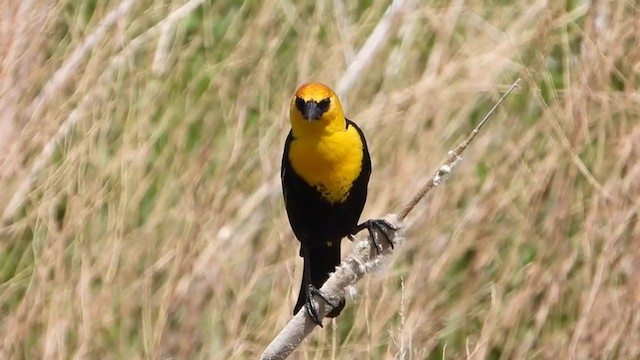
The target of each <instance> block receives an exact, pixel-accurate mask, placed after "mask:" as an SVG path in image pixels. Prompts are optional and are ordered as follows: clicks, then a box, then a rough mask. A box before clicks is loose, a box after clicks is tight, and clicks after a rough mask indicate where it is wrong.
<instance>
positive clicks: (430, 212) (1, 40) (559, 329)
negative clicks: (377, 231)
mask: <svg viewBox="0 0 640 360" xmlns="http://www.w3.org/2000/svg"><path fill="white" fill-rule="evenodd" d="M185 4H186V5H185ZM183 5H185V7H182V8H181V6H183ZM388 6H389V1H359V2H357V3H356V2H351V1H343V0H333V1H328V0H326V1H309V2H306V3H304V4H303V3H301V2H295V1H286V0H266V1H262V2H261V1H246V2H244V3H241V2H240V1H235V0H214V1H203V0H201V1H194V0H163V1H150V0H138V1H135V0H117V1H116V0H113V1H95V0H94V1H74V0H53V1H35V0H22V1H6V2H4V3H3V4H2V10H1V11H0V13H1V15H0V60H1V63H0V64H1V65H0V212H2V224H1V225H0V226H1V228H0V237H1V238H0V307H1V314H2V315H1V317H0V358H2V359H13V358H15V359H20V358H29V359H37V358H59V359H67V358H92V359H140V358H176V359H190V358H214V359H228V358H233V359H244V358H255V357H257V356H258V354H259V353H260V352H261V351H262V349H263V348H264V346H266V344H268V343H269V341H270V340H271V339H272V337H273V336H274V335H275V334H276V333H277V331H278V329H279V328H280V327H281V326H283V325H284V324H285V323H286V322H287V320H288V319H289V318H290V316H291V310H292V307H293V304H294V300H295V296H296V295H297V291H298V286H299V278H300V272H301V261H300V258H299V257H298V243H297V241H296V240H295V238H294V237H293V235H292V233H291V231H290V229H289V226H288V223H287V221H286V216H285V213H284V207H283V203H282V200H281V195H280V186H279V180H278V177H279V167H280V156H281V149H282V145H283V142H284V138H285V136H286V132H287V131H288V126H289V125H288V119H287V112H288V102H289V99H290V96H291V94H292V92H293V91H294V89H295V88H296V87H297V86H298V85H299V84H300V83H302V82H305V81H309V80H319V81H322V82H325V83H327V84H329V85H333V86H337V84H339V83H340V82H341V80H342V79H344V77H345V73H346V71H347V68H348V67H349V64H350V63H351V62H352V61H353V59H354V58H355V57H356V56H357V54H358V52H359V50H360V48H361V47H362V45H363V44H364V43H365V41H366V39H367V38H368V37H369V36H370V34H371V33H372V30H373V29H374V28H375V27H376V25H377V24H378V23H379V22H380V19H381V18H382V16H383V13H384V12H385V9H387V7H388ZM390 25H391V26H390V27H389V28H388V37H387V38H385V37H382V38H381V39H380V40H378V41H379V43H378V47H377V51H376V52H374V54H373V55H372V56H370V57H369V59H370V60H371V61H370V62H369V63H367V64H365V66H364V68H363V69H362V71H361V72H359V73H358V74H357V75H358V76H357V77H356V81H355V82H353V83H352V84H348V85H351V86H350V87H349V88H348V89H347V91H346V93H345V94H343V102H344V104H345V106H346V111H347V114H348V116H349V117H350V118H352V119H353V120H355V121H356V122H357V123H358V124H360V125H361V127H362V128H363V130H364V131H365V133H366V134H367V137H368V140H369V145H370V149H371V152H372V156H373V162H374V174H373V177H372V181H371V184H370V197H369V201H368V204H367V206H366V208H365V214H364V217H372V216H380V215H384V214H386V213H389V212H395V211H398V210H399V208H400V207H401V206H402V205H403V204H404V203H405V202H406V201H407V200H408V199H409V198H410V197H411V196H412V195H413V192H414V191H415V190H416V189H417V188H418V187H419V186H420V185H421V183H422V181H424V179H425V178H426V177H427V176H428V175H430V174H431V172H432V171H433V169H434V168H435V167H436V166H437V165H438V164H439V162H440V161H441V160H442V159H444V157H445V155H446V151H447V150H449V149H450V148H451V147H452V146H453V145H454V144H456V143H457V142H458V141H459V140H461V138H462V137H463V136H464V134H465V133H466V132H467V131H468V130H469V129H471V128H472V126H473V125H474V124H475V123H477V121H479V119H480V118H481V117H482V115H484V113H486V111H487V110H488V108H489V107H490V106H491V105H492V104H493V102H494V101H495V99H496V98H497V97H498V96H499V94H500V93H502V92H503V91H504V90H506V88H507V87H508V86H509V85H510V84H511V83H512V82H513V81H514V80H515V78H517V77H522V84H521V89H520V90H519V91H518V92H516V93H515V94H513V95H512V96H511V97H510V98H509V99H508V100H507V101H506V102H505V104H503V106H502V107H501V108H500V109H499V111H498V113H497V114H496V116H495V117H494V118H493V119H492V121H491V123H490V124H489V125H488V126H487V128H486V129H485V130H484V132H483V133H482V134H481V135H480V136H479V138H477V139H476V141H475V142H474V143H473V144H472V146H471V147H470V148H469V149H468V150H467V152H466V153H465V156H464V160H463V162H462V163H461V164H460V165H459V166H458V168H456V171H455V172H454V173H453V174H452V176H451V177H449V178H448V180H447V181H446V182H445V183H444V184H443V185H441V186H440V187H439V188H437V189H435V190H434V191H432V192H431V193H430V195H429V196H428V198H427V199H426V201H424V202H422V203H421V204H420V205H419V206H418V207H417V208H416V210H415V211H414V212H413V213H412V214H411V216H410V218H409V219H408V223H407V225H408V227H407V229H406V233H405V235H406V243H405V244H404V246H402V247H401V248H399V249H398V251H396V253H395V256H394V258H393V262H392V263H391V264H390V265H389V267H388V269H387V270H386V271H383V272H381V273H380V274H378V275H376V276H373V277H368V278H367V279H365V281H363V282H362V283H360V284H359V287H358V294H357V298H356V299H351V300H348V305H347V307H346V309H345V311H344V312H343V314H342V315H341V316H340V317H339V318H337V320H336V321H335V323H334V324H332V323H331V322H330V321H328V320H325V323H326V324H327V326H325V328H324V329H316V331H315V332H314V333H313V334H312V335H311V336H310V337H309V339H308V340H306V341H305V343H303V346H302V347H301V348H300V349H299V350H298V351H297V352H296V353H294V356H293V357H294V358H300V359H327V358H336V359H368V358H372V359H386V358H399V359H425V358H428V359H441V358H446V359H460V358H465V357H468V358H472V359H521V358H537V359H560V358H578V359H586V358H609V359H617V358H620V359H634V358H638V357H640V330H639V329H640V310H639V309H640V280H639V279H640V219H639V215H638V213H639V211H640V201H639V200H638V199H639V198H640V145H639V144H640V121H639V119H640V95H639V94H640V93H639V91H638V87H639V86H640V8H638V5H637V3H636V2H634V1H631V0H627V1H622V0H620V1H606V0H601V1H595V0H594V1H549V0H537V1H513V2H511V1H497V0H494V1H491V0H468V1H420V2H418V1H405V2H404V5H403V7H402V8H401V9H400V11H399V13H398V15H397V16H395V17H394V18H393V21H392V22H391V24H390ZM345 86H346V85H345ZM344 246H345V249H344V251H345V252H346V251H348V249H347V248H348V247H349V246H350V245H349V244H348V242H346V243H345V245H344Z"/></svg>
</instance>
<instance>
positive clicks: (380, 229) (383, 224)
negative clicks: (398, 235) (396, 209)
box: [351, 219, 398, 254]
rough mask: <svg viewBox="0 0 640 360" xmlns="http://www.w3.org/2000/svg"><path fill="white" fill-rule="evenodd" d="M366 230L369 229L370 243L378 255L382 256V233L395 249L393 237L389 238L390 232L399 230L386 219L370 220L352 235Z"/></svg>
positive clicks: (357, 227) (358, 227)
mask: <svg viewBox="0 0 640 360" xmlns="http://www.w3.org/2000/svg"><path fill="white" fill-rule="evenodd" d="M364 229H367V231H369V241H370V242H371V246H372V247H375V248H376V252H377V253H378V254H380V245H379V244H378V233H382V235H384V238H385V240H387V243H389V246H390V247H391V248H392V249H393V241H391V239H392V237H393V236H389V233H388V231H397V230H398V229H397V228H396V227H395V226H393V225H391V223H390V222H388V221H387V220H385V219H369V220H367V221H365V222H363V223H362V224H360V225H358V226H356V228H355V229H354V230H353V232H352V233H351V234H352V235H355V234H357V233H359V232H360V231H362V230H364Z"/></svg>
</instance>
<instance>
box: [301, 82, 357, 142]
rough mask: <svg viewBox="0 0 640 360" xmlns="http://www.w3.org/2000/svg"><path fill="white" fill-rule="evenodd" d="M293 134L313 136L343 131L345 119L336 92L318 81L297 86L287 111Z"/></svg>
mask: <svg viewBox="0 0 640 360" xmlns="http://www.w3.org/2000/svg"><path fill="white" fill-rule="evenodd" d="M289 116H290V117H291V129H292V131H293V136H295V137H296V138H300V137H313V136H322V135H326V134H332V133H335V132H337V131H344V129H345V127H346V120H345V118H344V113H343V112H342V105H340V100H338V96H337V95H336V93H334V92H333V90H331V88H329V87H328V86H326V85H324V84H320V83H309V84H305V85H302V86H300V87H299V88H298V90H297V91H296V93H295V94H294V95H293V98H292V99H291V108H290V112H289Z"/></svg>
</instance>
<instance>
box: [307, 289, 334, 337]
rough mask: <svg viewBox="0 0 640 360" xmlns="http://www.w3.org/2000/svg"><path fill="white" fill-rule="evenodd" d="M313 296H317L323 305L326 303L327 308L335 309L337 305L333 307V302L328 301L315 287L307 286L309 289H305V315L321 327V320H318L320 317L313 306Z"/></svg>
mask: <svg viewBox="0 0 640 360" xmlns="http://www.w3.org/2000/svg"><path fill="white" fill-rule="evenodd" d="M314 295H316V296H318V297H319V298H320V299H322V300H323V301H324V302H325V303H327V304H328V305H329V306H331V307H333V308H335V307H337V306H338V305H335V304H334V303H333V302H331V301H329V300H328V299H327V298H326V297H325V296H324V294H322V292H320V290H318V289H317V288H316V287H315V286H313V285H311V284H309V287H307V306H305V308H306V309H307V315H309V317H310V318H311V320H312V321H313V322H314V323H315V324H316V325H318V326H320V327H322V319H320V317H319V316H318V309H316V307H315V306H314V305H313V296H314Z"/></svg>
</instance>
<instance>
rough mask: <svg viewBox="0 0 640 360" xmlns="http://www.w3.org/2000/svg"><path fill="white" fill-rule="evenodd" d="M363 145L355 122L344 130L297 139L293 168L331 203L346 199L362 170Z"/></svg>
mask: <svg viewBox="0 0 640 360" xmlns="http://www.w3.org/2000/svg"><path fill="white" fill-rule="evenodd" d="M362 157H363V145H362V140H361V139H360V135H359V134H358V132H357V131H356V129H355V128H354V127H353V126H350V127H348V128H347V129H346V130H345V131H340V132H336V133H333V134H326V135H323V136H318V137H312V138H301V139H294V140H293V141H292V142H291V145H290V148H289V160H290V161H291V166H292V167H293V170H294V171H295V172H296V174H298V175H299V176H300V177H302V179H303V180H304V181H305V182H307V184H309V185H311V186H313V187H315V188H316V189H317V190H318V191H319V192H320V193H321V194H322V197H323V198H324V199H326V200H327V201H328V202H330V203H334V204H335V203H340V202H342V201H345V200H346V198H347V195H349V190H351V185H352V184H353V182H354V181H355V180H356V178H357V177H358V175H360V171H361V170H362Z"/></svg>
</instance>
